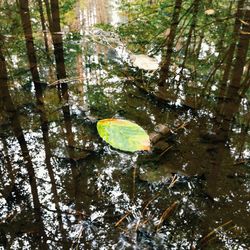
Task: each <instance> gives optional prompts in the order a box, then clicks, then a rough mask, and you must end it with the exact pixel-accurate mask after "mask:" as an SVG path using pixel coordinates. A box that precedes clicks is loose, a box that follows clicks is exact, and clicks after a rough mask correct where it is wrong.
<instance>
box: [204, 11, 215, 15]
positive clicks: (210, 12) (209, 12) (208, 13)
mask: <svg viewBox="0 0 250 250" xmlns="http://www.w3.org/2000/svg"><path fill="white" fill-rule="evenodd" d="M214 13H215V10H213V9H208V10H205V14H206V15H208V16H211V15H214Z"/></svg>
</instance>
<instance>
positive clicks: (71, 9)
mask: <svg viewBox="0 0 250 250" xmlns="http://www.w3.org/2000/svg"><path fill="white" fill-rule="evenodd" d="M59 2H60V6H59ZM95 2H97V1H95ZM98 2H99V5H98V4H97V5H96V6H98V7H96V8H94V7H93V6H92V5H91V1H90V0H89V1H84V3H83V1H80V0H79V1H78V0H63V1H58V0H44V1H42V0H38V1H28V0H19V1H0V33H1V35H0V80H1V82H0V110H1V111H0V126H1V128H2V130H1V132H0V140H1V144H2V145H3V152H2V153H1V158H2V155H3V159H1V164H2V165H3V167H2V166H1V168H3V171H1V176H0V177H1V189H2V191H1V195H2V197H4V198H5V200H6V201H7V203H8V213H9V215H10V221H11V219H12V217H11V216H13V217H15V216H16V215H20V214H19V211H18V209H13V207H14V205H13V204H16V206H19V207H20V208H21V209H22V208H23V207H24V206H25V209H24V210H26V211H24V213H23V214H22V216H24V217H25V216H27V217H31V218H29V222H30V225H28V226H27V227H26V226H24V225H21V220H22V216H20V217H21V218H19V217H18V216H17V219H16V225H15V226H16V227H17V229H16V231H15V232H12V230H11V229H10V228H9V226H8V216H6V218H4V222H1V223H0V242H3V243H1V244H2V245H3V246H4V247H6V248H7V247H10V245H11V241H12V240H14V238H15V237H16V235H18V234H20V233H21V234H25V233H27V237H26V240H27V241H28V242H30V246H34V247H39V248H40V249H48V248H49V246H48V244H47V240H48V239H50V240H53V241H55V242H56V244H60V245H62V246H63V248H64V249H69V247H70V246H71V244H72V242H70V241H68V240H67V232H66V227H65V225H64V223H65V221H64V220H66V224H67V225H68V226H69V225H71V222H70V219H69V218H70V216H68V217H67V216H65V218H66V219H65V218H64V215H63V213H62V211H61V208H60V206H61V205H60V203H63V202H64V199H65V200H66V201H67V202H68V203H71V202H72V201H71V200H70V199H71V198H72V197H73V198H72V199H73V200H74V204H75V206H74V208H75V211H74V213H75V214H74V215H75V218H76V220H78V221H80V219H81V218H82V217H83V214H81V212H80V211H81V210H82V205H81V201H79V192H80V191H79V183H80V182H81V181H82V182H83V183H84V184H86V185H87V180H86V178H85V179H84V178H83V175H84V174H82V173H81V171H82V170H81V169H79V168H78V166H77V160H78V159H86V157H87V156H88V155H89V152H88V150H85V149H84V150H83V149H82V148H80V146H79V145H78V144H80V143H79V142H77V139H76V138H77V137H78V136H79V134H77V132H76V134H77V136H76V134H75V133H74V129H73V121H72V113H71V110H70V105H69V99H70V94H72V93H70V91H69V86H68V81H67V78H69V79H70V78H74V77H76V78H77V79H78V81H77V84H76V88H75V89H74V91H75V93H74V94H76V95H79V96H81V97H82V96H83V95H84V94H85V93H84V91H85V89H86V88H84V84H87V83H89V82H90V81H94V80H93V79H95V80H97V83H98V84H99V85H97V88H98V91H99V92H98V91H96V92H95V93H94V94H92V93H90V94H89V98H90V99H91V100H90V101H89V102H90V104H91V103H95V104H96V103H97V105H98V109H101V108H103V109H105V108H106V105H107V104H106V103H108V102H110V103H111V105H112V101H113V100H112V98H108V97H107V96H105V95H104V94H103V93H101V94H99V93H100V92H101V91H100V90H99V89H101V83H100V79H101V78H102V73H103V72H104V71H108V70H110V72H111V73H112V74H116V75H117V76H119V77H120V76H122V77H124V76H125V77H127V79H126V81H127V82H130V81H132V82H133V84H135V85H136V86H137V87H139V89H140V90H143V91H144V92H146V93H147V94H150V96H153V98H156V99H157V100H160V101H163V102H164V103H169V102H170V101H176V99H177V98H178V97H181V99H182V104H183V105H184V106H185V107H188V108H190V109H192V110H194V111H195V110H199V109H202V108H203V107H206V108H209V109H210V110H211V111H213V112H214V114H215V115H216V123H214V124H213V128H212V130H213V132H214V133H215V134H216V133H217V134H221V135H222V137H221V138H219V137H216V140H215V141H216V142H218V143H225V141H226V140H227V139H228V132H229V129H230V126H231V121H232V120H233V119H234V118H237V119H238V122H239V123H242V124H243V125H244V126H245V128H248V127H249V121H250V119H249V113H248V112H249V111H248V108H249V97H250V92H249V87H250V61H249V58H250V57H249V55H250V52H249V51H250V50H249V39H250V8H249V6H248V4H249V3H248V0H239V1H228V0H223V1H212V0H210V1H203V0H192V1H191V0H190V1H183V0H175V1H174V0H172V1H163V0H162V1H158V0H152V1H148V0H147V1H146V0H143V1H137V0H134V1H121V2H122V6H121V10H122V13H123V15H124V16H125V19H126V22H125V23H121V24H119V25H117V26H115V27H112V26H111V25H109V24H108V21H109V16H108V15H106V14H105V13H108V12H107V11H108V9H107V8H108V7H107V6H106V4H105V3H106V2H105V1H104V0H101V1H98ZM87 7H88V9H87ZM90 7H91V11H90V10H89V9H90ZM85 9H86V10H85ZM93 12H95V13H94V14H93ZM84 15H85V16H84ZM83 16H84V18H83ZM94 17H95V18H96V20H95V22H100V23H102V24H99V25H98V27H102V28H103V30H104V33H103V34H108V32H110V34H113V33H115V35H116V36H117V37H119V39H120V41H121V42H122V44H123V46H125V47H126V50H127V51H129V53H133V54H147V55H150V56H152V57H158V58H161V59H160V60H161V62H160V69H159V70H156V71H154V72H151V73H150V74H146V71H143V70H138V69H137V70H131V68H130V66H129V64H128V63H127V61H126V60H123V59H121V58H120V61H119V62H118V61H116V60H113V61H112V60H110V62H111V61H112V63H113V65H107V63H106V62H105V61H104V58H105V56H106V55H104V54H105V53H106V52H107V53H109V52H110V51H111V52H112V50H111V49H113V47H115V46H116V45H117V44H118V41H116V42H117V44H116V42H113V43H112V44H111V45H110V44H108V45H107V44H105V46H103V44H102V45H100V44H98V42H96V41H95V39H94V38H93V37H91V35H89V34H88V30H89V27H88V25H90V24H93V23H92V22H93V19H94ZM105 32H107V33H105ZM120 41H119V42H120ZM82 45H84V46H85V47H81V46H82ZM95 46H96V47H95ZM109 46H110V47H109ZM113 51H114V50H113ZM111 52H110V53H111ZM111 56H113V57H115V56H116V54H115V53H114V54H113V55H111ZM96 57H97V59H96ZM107 57H108V56H107ZM120 63H123V66H122V67H121V64H120ZM27 65H28V66H27ZM102 70H103V72H101V71H102ZM110 72H108V73H107V72H106V74H107V75H108V76H109V74H110V75H111V73H110ZM89 76H91V78H89ZM131 79H132V80H131ZM49 83H56V84H54V85H53V84H51V86H52V85H53V86H52V87H54V89H55V91H56V95H53V96H52V97H50V98H48V95H47V96H46V89H47V88H48V85H49ZM95 87H96V86H95ZM33 89H34V91H33ZM88 89H89V90H91V85H89V86H88ZM103 96H104V97H105V98H104V97H103ZM46 98H47V99H46ZM102 98H103V100H104V101H105V104H103V103H102V102H104V101H102ZM33 99H34V100H33ZM55 99H56V100H57V101H58V103H59V106H60V107H59V109H58V110H60V112H61V115H62V117H61V116H60V115H59V114H55V113H56V112H54V111H53V112H54V113H53V112H52V113H53V114H48V111H50V104H51V103H53V102H54V101H55ZM96 99H98V100H96ZM83 100H84V98H82V100H81V101H82V102H84V101H83ZM34 103H36V106H35V108H34ZM81 104H82V103H81ZM25 110H28V111H29V112H30V110H32V111H33V112H34V113H35V117H34V115H31V116H30V117H25V115H24V113H25ZM58 110H57V111H58ZM102 112H104V111H103V110H99V113H102ZM237 112H238V114H237ZM58 113H59V112H58ZM36 116H37V117H38V118H36ZM55 117H56V118H55ZM36 119H37V120H39V122H38V123H37V122H36ZM55 120H56V121H62V123H63V124H60V127H61V130H62V131H63V132H62V134H63V136H62V137H64V136H65V139H62V138H57V140H58V141H59V143H60V140H61V142H63V143H64V144H65V145H66V147H65V148H66V150H65V151H66V154H67V155H68V158H67V161H68V163H69V171H68V175H67V176H66V177H65V180H64V183H63V185H65V186H67V185H70V186H71V189H70V190H68V191H67V192H68V193H70V194H71V195H72V197H71V198H68V197H67V195H68V194H65V193H64V192H62V194H60V192H59V188H58V186H60V185H59V180H58V179H57V178H56V174H55V172H56V170H55V167H54V166H53V152H52V151H53V150H52V148H53V147H56V146H55V145H54V144H56V143H55V142H54V141H52V138H50V131H49V125H50V123H52V122H54V121H55ZM37 124H39V125H37ZM32 126H34V127H35V129H38V127H39V129H40V130H41V132H42V140H43V147H44V151H45V167H46V171H47V172H48V178H49V180H47V181H48V182H49V183H50V186H51V193H52V194H51V195H52V200H53V204H54V208H52V209H51V208H49V207H45V208H42V205H41V204H42V202H41V199H42V198H41V197H40V196H39V190H38V187H39V180H38V178H37V177H36V167H35V164H34V163H33V159H32V156H31V154H30V152H29V150H28V143H27V140H28V139H27V137H26V135H25V134H26V131H29V129H30V128H31V129H34V128H33V127H32ZM9 127H10V129H9ZM8 129H9V130H11V133H10V134H11V135H9V134H8V133H9V132H10V131H8ZM246 130H247V129H246ZM11 136H13V137H15V138H16V139H17V142H18V145H19V147H20V149H21V151H20V152H21V153H20V154H21V156H22V158H23V162H22V163H20V169H16V168H15V169H14V168H13V166H12V162H11V161H12V157H11V156H10V153H9V152H8V148H9V145H8V143H10V141H9V138H10V137H11ZM58 137H59V136H58ZM57 143H58V142H57ZM59 143H58V144H59ZM243 146H244V145H243ZM243 146H242V147H243ZM77 150H78V151H77ZM213 150H214V151H215V153H214V155H213V157H214V159H215V160H214V162H216V164H218V165H220V164H221V161H220V160H218V158H219V157H220V155H219V153H220V152H221V151H220V150H219V149H218V148H213ZM240 150H242V149H240ZM216 152H217V153H216ZM218 152H219V153H218ZM223 154H224V153H223ZM223 154H222V155H223ZM227 154H228V155H229V151H227ZM62 165H63V164H62ZM1 170H2V169H1ZM23 171H24V172H25V173H26V172H27V176H28V178H27V177H26V176H25V175H24V174H23ZM80 177H81V178H83V180H82V179H80ZM5 179H9V182H8V184H7V185H4V182H5ZM25 185H26V186H29V187H30V189H31V193H30V195H27V193H28V192H27V190H25V191H23V189H24V188H23V187H24V186H25ZM82 185H83V184H82ZM20 193H22V194H23V196H22V197H19V196H20ZM93 193H94V192H93ZM24 194H25V195H24ZM66 197H67V198H66ZM86 199H87V200H88V199H90V198H89V197H87V198H86ZM22 200H23V201H22ZM30 200H32V201H33V205H31V202H30ZM24 201H25V202H26V201H27V203H28V205H27V204H23V202H24ZM32 207H33V210H32V211H33V213H34V214H33V216H31V212H29V210H30V209H31V208H32ZM46 209H47V210H48V211H49V212H51V211H52V212H53V216H51V219H52V220H53V219H54V220H56V221H57V223H58V225H56V226H55V227H56V229H55V232H53V233H55V234H58V235H59V236H58V239H59V240H55V239H53V236H51V235H50V233H51V234H53V233H52V232H47V230H46V224H48V223H49V224H51V222H48V221H46V218H45V217H46V215H45V214H46V213H45V212H43V211H44V210H46ZM47 210H46V211H47ZM50 210H51V211H50ZM86 210H87V209H86ZM19 219H20V220H19ZM44 221H46V222H44ZM69 227H70V226H69ZM9 231H10V233H6V232H9ZM7 234H9V235H8V237H9V238H8V237H7V236H6V235H7ZM32 237H34V238H35V240H38V241H37V242H35V241H33V239H32ZM57 241H58V242H57ZM67 241H68V242H67ZM8 244H10V245H8ZM20 244H21V243H20ZM0 246H1V245H0Z"/></svg>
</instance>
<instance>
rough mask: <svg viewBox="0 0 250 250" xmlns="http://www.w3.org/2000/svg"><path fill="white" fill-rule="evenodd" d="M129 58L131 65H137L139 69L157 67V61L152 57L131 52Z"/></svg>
mask: <svg viewBox="0 0 250 250" xmlns="http://www.w3.org/2000/svg"><path fill="white" fill-rule="evenodd" d="M130 58H131V61H132V64H133V66H135V67H138V68H139V69H144V70H157V69H158V68H159V63H158V61H157V60H156V59H155V58H153V57H149V56H147V55H143V54H140V55H135V54H132V55H130Z"/></svg>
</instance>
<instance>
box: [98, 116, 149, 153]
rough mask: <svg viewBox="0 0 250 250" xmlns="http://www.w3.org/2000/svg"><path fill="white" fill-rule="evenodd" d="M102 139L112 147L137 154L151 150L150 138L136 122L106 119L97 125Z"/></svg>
mask: <svg viewBox="0 0 250 250" xmlns="http://www.w3.org/2000/svg"><path fill="white" fill-rule="evenodd" d="M97 131H98V133H99V135H100V136H101V138H102V139H103V140H104V141H106V142H107V143H109V144H110V145H111V146H112V147H114V148H117V149H120V150H123V151H128V152H135V151H139V150H150V141H149V136H148V134H147V133H146V131H145V130H144V129H143V128H142V127H140V126H139V125H137V124H136V123H134V122H131V121H128V120H122V119H115V118H111V119H104V120H100V121H98V123H97Z"/></svg>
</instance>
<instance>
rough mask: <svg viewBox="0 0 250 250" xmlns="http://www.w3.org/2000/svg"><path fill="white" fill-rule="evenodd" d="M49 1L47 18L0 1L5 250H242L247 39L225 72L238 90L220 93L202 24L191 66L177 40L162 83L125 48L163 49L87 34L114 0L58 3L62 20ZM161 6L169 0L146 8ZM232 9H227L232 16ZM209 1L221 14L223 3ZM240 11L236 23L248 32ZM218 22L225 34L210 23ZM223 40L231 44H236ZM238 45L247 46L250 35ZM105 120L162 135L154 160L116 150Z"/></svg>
mask: <svg viewBox="0 0 250 250" xmlns="http://www.w3.org/2000/svg"><path fill="white" fill-rule="evenodd" d="M28 2H29V8H30V10H32V11H31V12H30V13H29V11H28V9H27V6H28V5H27V4H28ZM45 2H46V1H45ZM52 2H54V4H55V5H54V6H53V4H52V5H51V6H47V7H48V8H47V11H48V10H49V9H50V10H52V14H50V15H51V16H52V20H51V22H52V23H50V21H49V19H48V18H47V14H46V8H45V7H46V5H45V4H44V3H43V4H42V8H43V12H41V9H39V6H40V5H39V4H38V3H40V1H37V2H36V1H21V0H20V1H17V3H16V2H13V3H11V1H9V2H8V1H6V2H5V1H2V2H1V1H0V4H1V7H0V17H1V24H0V27H1V35H0V37H1V39H0V42H1V46H0V59H1V60H0V91H1V93H0V219H1V220H0V249H103V250H104V249H157V250H158V249H159V250H160V249H243V250H244V249H248V248H249V246H250V244H249V232H250V218H249V214H250V199H249V197H250V196H249V190H250V179H249V175H250V172H249V168H250V162H249V159H250V134H249V122H250V116H249V115H250V113H249V94H250V93H249V88H248V87H249V85H247V84H248V82H249V81H250V80H249V68H250V67H249V65H250V64H249V48H248V44H247V47H246V53H247V54H246V55H245V56H244V55H243V54H239V56H238V57H237V53H238V52H237V51H236V48H238V47H239V44H240V42H242V41H241V40H240V39H241V35H239V36H238V37H237V39H238V40H235V41H236V47H235V48H234V49H235V51H234V53H233V55H232V56H233V57H234V59H233V60H234V62H237V58H241V59H242V58H245V60H244V65H243V66H244V72H243V71H240V69H239V67H240V64H237V63H235V64H232V65H231V69H230V70H231V71H230V72H231V73H230V77H231V78H232V80H231V83H234V77H237V76H239V74H240V80H241V81H242V86H243V87H244V88H243V87H242V89H243V90H244V94H242V93H243V90H242V89H240V90H239V88H237V86H235V85H233V84H232V86H233V87H234V88H233V87H232V86H231V85H230V84H228V86H227V88H228V90H227V94H226V96H223V98H222V97H221V96H220V93H219V92H220V90H223V87H225V86H223V84H221V82H220V79H222V78H223V72H225V68H226V66H227V65H228V63H227V64H226V63H225V64H223V63H224V62H225V61H223V60H222V61H221V59H223V54H220V53H221V51H225V49H222V50H219V49H218V46H217V44H216V45H215V38H214V37H213V36H212V38H211V36H210V35H208V34H211V32H210V31H209V28H210V26H209V25H207V26H206V28H207V30H204V33H203V35H204V36H205V37H206V35H207V38H206V40H205V41H203V42H202V45H201V47H200V50H201V51H200V52H199V53H200V54H199V53H198V54H199V56H198V58H196V59H191V61H188V60H189V59H187V60H186V56H187V55H185V54H186V52H187V53H188V55H189V56H191V55H193V54H191V53H192V52H191V49H189V50H186V48H188V47H189V48H193V47H192V46H194V45H192V43H191V42H190V41H189V40H188V38H187V37H188V36H186V38H185V39H184V41H182V42H183V43H184V44H185V42H189V43H190V44H191V45H190V46H189V45H187V46H186V45H183V47H182V49H180V50H181V51H182V52H178V48H175V49H174V54H173V55H171V57H172V61H171V63H172V67H173V68H171V69H170V71H171V72H172V73H170V74H169V76H168V78H167V83H171V84H167V85H166V86H165V87H162V86H161V85H158V84H157V81H159V77H161V74H162V73H160V72H159V71H156V72H146V71H144V70H142V69H138V68H136V67H133V65H132V64H131V62H130V60H129V55H130V54H131V51H133V52H134V53H135V54H142V51H143V53H144V54H147V51H151V52H152V47H154V46H155V47H156V48H158V47H157V46H159V44H157V43H155V44H151V45H150V46H151V47H150V46H148V45H145V47H143V49H142V48H139V49H138V46H139V45H138V43H137V44H135V45H134V46H135V47H133V46H132V45H131V44H129V43H130V40H126V42H125V38H124V40H122V38H121V37H123V36H125V35H124V32H122V31H121V33H122V34H121V37H119V34H118V33H116V32H114V30H112V31H110V30H109V31H107V30H105V31H104V30H102V29H100V28H99V27H98V28H97V27H94V28H93V26H92V25H93V24H95V23H104V24H106V25H107V24H108V23H110V22H111V23H112V24H114V25H117V22H120V21H121V19H117V18H118V17H119V15H118V12H117V11H116V7H115V6H114V3H113V2H112V1H104V0H103V1H85V3H82V1H60V2H61V3H60V4H61V9H60V10H59V12H58V9H57V7H56V2H57V1H52ZM148 2H151V1H148ZM158 2H162V5H161V6H160V7H162V6H163V4H164V3H165V4H166V2H167V1H152V3H148V4H149V5H150V6H151V4H152V5H153V4H156V3H158ZM176 2H178V0H177V1H172V5H173V6H174V3H175V4H176ZM196 2H197V1H193V4H197V3H196ZM198 2H199V1H198ZM200 2H202V6H203V5H204V3H203V1H200ZM211 2H212V1H211ZM222 2H223V1H222ZM239 2H240V1H239ZM243 2H244V1H243ZM223 3H224V2H223ZM185 4H188V3H185ZM190 4H192V1H190ZM237 4H238V1H235V2H234V1H232V4H231V5H232V6H231V10H230V11H231V13H235V12H237V6H238V5H237ZM172 5H171V6H172ZM215 5H216V4H215ZM153 6H154V5H153ZM173 6H172V7H173ZM194 6H195V5H194ZM204 6H205V7H204ZM204 6H203V7H202V8H203V9H204V8H205V9H204V10H206V9H209V8H208V7H209V6H206V5H204ZM244 6H245V7H247V1H245V5H244ZM40 7H41V6H40ZM160 7H159V8H160ZM172 7H171V8H172ZM213 7H215V6H213ZM217 7H218V8H219V7H221V9H219V10H218V11H221V15H222V16H223V15H226V14H225V13H224V12H225V10H226V9H227V8H229V7H224V5H221V6H217ZM138 8H139V7H138ZM164 8H165V7H164ZM185 8H186V9H188V7H187V6H186V5H184V7H183V9H182V11H183V12H184V10H185ZM248 8H249V7H248ZM248 8H244V10H247V9H248ZM203 9H202V10H200V12H201V13H204V11H203ZM211 9H212V7H210V10H211ZM39 10H40V12H39ZM145 11H146V10H145ZM216 11H217V10H216ZM223 11H224V12H223ZM248 12H249V11H245V12H244V13H243V14H244V15H243V16H240V17H241V18H242V19H241V20H242V26H241V27H240V29H242V32H245V31H244V29H245V26H244V25H245V24H244V22H243V21H244V20H245V19H246V20H250V19H249V13H248ZM28 13H29V14H30V15H28ZM42 13H43V14H44V15H45V16H44V18H45V20H43V19H42V15H41V14H42ZM58 13H60V16H61V24H60V25H61V27H60V25H59V23H58V22H57V21H58V20H57V18H56V17H57V14H58ZM153 13H155V12H153ZM189 14H190V13H189ZM241 14H242V13H241ZM126 15H128V17H127V16H126ZM126 15H125V14H123V15H121V16H122V17H123V19H124V20H127V19H128V20H130V18H131V17H130V16H129V14H128V13H127V14H126ZM7 17H8V19H7ZM223 17H224V16H223ZM159 18H160V17H159ZM167 18H169V21H168V22H169V25H170V24H171V22H170V21H171V15H170V14H169V17H167ZM199 18H200V19H202V18H204V16H203V17H202V15H201V16H198V20H200V19H199ZM206 18H207V17H206ZM209 18H210V17H209ZM211 18H212V17H211ZM218 18H219V17H218ZM230 18H232V22H231V21H230V23H229V22H228V27H230V28H231V29H233V26H234V19H233V18H234V14H232V16H230ZM244 18H245V19H244ZM247 18H248V19H247ZM3 20H4V21H3ZM30 20H32V22H30ZM73 20H74V21H73ZM124 20H123V22H124ZM191 20H192V19H191ZM202 20H203V19H202ZM137 21H138V20H137ZM217 21H218V24H217ZM43 22H44V24H45V26H44V27H43V26H42V25H41V23H43ZM166 22H167V21H166ZM183 22H184V21H183ZM204 22H205V21H204ZM210 22H211V20H210V19H209V20H208V23H210ZM132 24H134V23H133V22H132ZM184 24H185V22H184ZM30 25H32V32H33V34H32V33H31V29H30ZM195 25H196V24H195ZM197 25H198V24H197ZM213 25H215V27H217V28H218V29H219V28H221V29H222V28H225V29H226V28H227V27H226V25H224V23H223V22H222V23H221V22H220V20H217V19H216V22H215V24H213ZM216 25H217V26H216ZM189 26H190V23H189ZM189 26H187V27H186V29H187V30H186V31H187V34H188V33H189V30H188V28H189ZM222 26H223V27H222ZM243 26H244V27H243ZM48 27H50V30H49V29H48ZM166 27H167V26H166ZM173 27H174V26H172V29H173ZM199 27H200V26H199ZM199 27H198V28H197V30H196V34H197V36H198V38H200V37H201V33H198V31H200V28H199ZM44 28H45V29H46V30H47V32H45V33H43V32H42V30H44ZM121 29H124V27H122V28H121ZM204 29H205V28H204ZM62 30H63V32H62ZM215 30H216V28H215ZM133 31H135V32H136V30H134V29H131V32H133ZM178 32H180V31H177V34H179V33H178ZM216 32H218V33H219V34H218V36H219V37H221V36H222V34H221V32H220V30H219V31H216ZM242 32H241V34H244V33H242ZM247 32H248V31H247ZM125 33H126V32H125ZM180 33H181V32H180ZM24 34H25V36H24ZM50 34H53V35H50ZM181 34H183V33H181ZM230 34H231V33H230ZM43 35H44V36H43ZM244 35H245V34H244ZM180 36H181V35H180ZM214 36H216V35H215V34H214ZM242 36H243V35H242ZM128 37H129V36H128ZM131 37H132V38H131ZM131 37H130V38H131V39H133V38H134V37H133V36H131ZM195 37H196V36H195ZM228 37H230V35H228ZM198 38H197V39H198ZM210 38H211V40H209V39H210ZM46 39H47V45H46ZM127 39H128V38H127ZM145 39H146V38H145ZM192 39H194V36H192ZM195 39H196V38H195ZM226 39H227V37H225V43H226V44H224V46H225V47H226V48H229V47H230V44H231V45H232V43H233V42H234V40H233V41H232V39H229V38H228V40H226ZM235 39H236V38H235ZM244 39H245V40H244V41H248V43H249V34H248V36H247V35H246V37H244ZM149 40H150V39H149ZM169 40H170V38H169ZM169 40H168V41H169ZM175 40H176V38H175ZM177 40H178V39H177ZM131 41H132V40H131ZM158 42H159V41H158ZM133 43H134V42H132V44H133ZM159 43H160V42H159ZM126 45H128V46H129V49H126ZM46 46H48V47H46ZM142 46H144V45H142ZM147 46H148V47H147ZM176 46H177V45H176ZM237 46H238V47H237ZM244 46H246V44H244V43H243V45H242V46H241V47H240V48H244ZM145 48H146V49H145ZM195 48H196V47H195ZM133 49H134V50H133ZM140 49H141V50H140ZM192 51H193V50H192ZM243 52H244V51H243ZM243 52H242V51H241V53H243ZM154 53H156V52H154ZM157 53H158V54H157ZM157 53H156V54H154V55H155V56H156V57H157V58H159V61H160V58H164V56H163V55H164V53H165V52H164V51H161V52H160V51H158V52H157ZM167 53H169V52H167ZM178 53H179V54H178ZM228 55H229V56H228ZM227 56H228V57H227V58H229V57H230V51H228V54H227ZM183 58H184V61H185V60H186V62H185V63H186V64H185V63H183ZM175 60H176V61H175ZM178 60H179V61H180V60H181V62H179V64H178V63H177V62H178ZM195 60H197V61H195ZM242 60H243V59H242ZM192 63H193V65H191V64H192ZM184 64H185V65H184ZM190 65H191V66H190ZM233 65H236V66H233ZM237 65H238V66H237ZM193 67H196V68H195V69H196V70H197V72H196V70H192V69H193ZM214 69H216V74H215V73H214V75H213V76H211V74H212V73H213V71H214ZM173 72H174V73H173ZM209 72H210V73H211V74H210V75H209ZM158 73H159V74H158ZM210 76H211V77H210ZM209 77H210V78H209ZM208 78H209V79H208ZM231 78H230V79H231ZM230 79H229V80H228V81H227V82H230ZM220 84H221V85H220ZM244 84H245V85H244ZM221 86H222V87H221ZM230 86H231V87H230ZM163 89H164V91H163ZM239 91H241V94H242V95H239ZM224 94H225V93H224ZM234 96H237V97H239V98H234ZM111 117H116V118H122V119H128V120H132V121H134V122H136V123H137V124H139V125H140V126H142V127H143V128H144V129H145V130H146V131H147V132H148V133H149V134H152V133H158V135H159V134H160V135H161V138H160V140H159V142H160V143H158V144H157V143H154V142H152V151H151V152H136V153H126V152H122V151H119V150H116V149H114V148H112V147H110V146H109V145H108V144H106V143H105V142H104V141H102V139H101V138H100V137H99V136H98V133H97V130H96V122H97V121H98V120H99V119H104V118H111ZM162 128H164V129H167V132H166V133H165V135H162V134H161V132H162V130H161V129H162ZM159 129H160V132H159Z"/></svg>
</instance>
